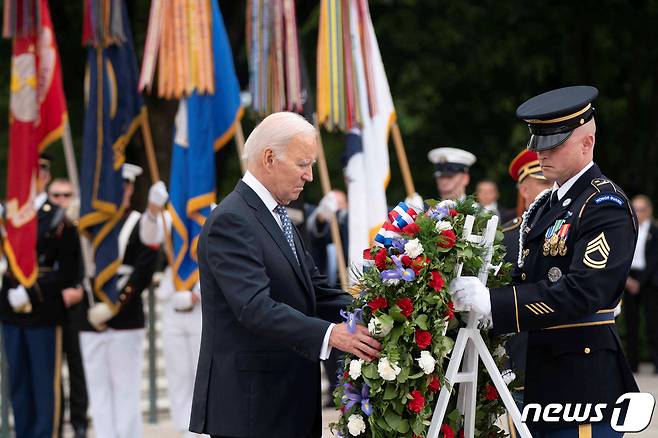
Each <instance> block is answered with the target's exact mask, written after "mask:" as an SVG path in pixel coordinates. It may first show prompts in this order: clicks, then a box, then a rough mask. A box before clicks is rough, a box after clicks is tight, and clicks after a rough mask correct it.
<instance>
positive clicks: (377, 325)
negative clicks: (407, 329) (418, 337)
mask: <svg viewBox="0 0 658 438" xmlns="http://www.w3.org/2000/svg"><path fill="white" fill-rule="evenodd" d="M393 324H394V321H393V319H391V318H386V319H385V320H381V319H379V318H377V317H376V316H375V317H374V318H372V319H371V320H370V322H369V323H368V332H370V334H371V335H372V336H374V337H376V338H380V339H381V338H383V337H385V336H386V335H387V334H389V333H390V332H391V329H392V328H393Z"/></svg>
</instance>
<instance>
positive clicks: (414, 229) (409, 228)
mask: <svg viewBox="0 0 658 438" xmlns="http://www.w3.org/2000/svg"><path fill="white" fill-rule="evenodd" d="M402 232H403V233H405V234H408V235H410V236H411V237H414V236H415V235H416V234H418V233H420V227H419V226H418V224H417V223H415V222H414V223H411V224H409V225H405V227H404V228H402Z"/></svg>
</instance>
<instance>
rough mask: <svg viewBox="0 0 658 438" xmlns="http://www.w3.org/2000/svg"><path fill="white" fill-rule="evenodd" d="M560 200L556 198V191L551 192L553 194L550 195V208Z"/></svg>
mask: <svg viewBox="0 0 658 438" xmlns="http://www.w3.org/2000/svg"><path fill="white" fill-rule="evenodd" d="M558 202H560V200H559V199H558V197H557V190H553V193H552V194H551V204H550V206H551V208H552V207H554V206H555V205H556V204H557V203H558Z"/></svg>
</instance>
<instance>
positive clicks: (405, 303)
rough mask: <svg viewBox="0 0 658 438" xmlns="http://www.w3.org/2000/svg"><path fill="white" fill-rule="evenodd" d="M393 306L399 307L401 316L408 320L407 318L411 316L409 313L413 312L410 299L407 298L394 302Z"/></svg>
mask: <svg viewBox="0 0 658 438" xmlns="http://www.w3.org/2000/svg"><path fill="white" fill-rule="evenodd" d="M395 304H397V305H398V307H399V308H400V310H401V311H402V314H403V315H404V316H405V317H406V318H409V316H410V315H411V313H412V312H413V311H414V304H413V302H412V301H411V299H409V298H407V297H404V298H400V299H399V300H397V301H396V302H395Z"/></svg>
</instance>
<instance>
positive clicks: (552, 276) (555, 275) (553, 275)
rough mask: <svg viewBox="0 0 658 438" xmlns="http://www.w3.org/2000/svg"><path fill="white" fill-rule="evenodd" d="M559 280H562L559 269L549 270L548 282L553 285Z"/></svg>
mask: <svg viewBox="0 0 658 438" xmlns="http://www.w3.org/2000/svg"><path fill="white" fill-rule="evenodd" d="M560 278H562V271H560V268H558V267H557V266H553V267H552V268H551V269H549V270H548V280H549V281H550V282H551V283H555V282H556V281H558V280H559V279H560Z"/></svg>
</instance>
